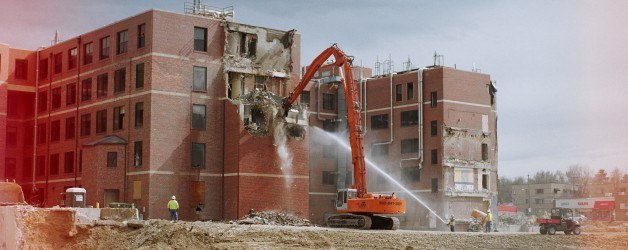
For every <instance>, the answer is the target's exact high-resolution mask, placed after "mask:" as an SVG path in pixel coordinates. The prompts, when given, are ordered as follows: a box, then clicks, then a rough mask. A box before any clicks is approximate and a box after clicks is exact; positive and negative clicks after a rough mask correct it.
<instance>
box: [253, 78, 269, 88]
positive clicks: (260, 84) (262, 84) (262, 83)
mask: <svg viewBox="0 0 628 250" xmlns="http://www.w3.org/2000/svg"><path fill="white" fill-rule="evenodd" d="M255 88H256V89H259V90H266V77H265V76H255Z"/></svg>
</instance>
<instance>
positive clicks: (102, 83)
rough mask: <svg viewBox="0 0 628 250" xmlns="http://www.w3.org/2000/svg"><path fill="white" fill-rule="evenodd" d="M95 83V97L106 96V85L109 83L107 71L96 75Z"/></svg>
mask: <svg viewBox="0 0 628 250" xmlns="http://www.w3.org/2000/svg"><path fill="white" fill-rule="evenodd" d="M96 81H97V83H96V97H98V98H100V97H104V96H107V88H108V87H107V85H108V83H109V75H107V73H104V74H101V75H98V77H97V80H96Z"/></svg>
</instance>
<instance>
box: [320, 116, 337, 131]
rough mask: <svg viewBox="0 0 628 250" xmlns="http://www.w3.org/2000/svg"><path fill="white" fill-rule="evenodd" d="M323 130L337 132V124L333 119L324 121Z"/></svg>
mask: <svg viewBox="0 0 628 250" xmlns="http://www.w3.org/2000/svg"><path fill="white" fill-rule="evenodd" d="M323 130H325V131H327V132H336V122H335V121H334V120H331V119H325V120H324V121H323Z"/></svg>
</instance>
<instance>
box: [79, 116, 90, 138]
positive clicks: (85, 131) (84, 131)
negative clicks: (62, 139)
mask: <svg viewBox="0 0 628 250" xmlns="http://www.w3.org/2000/svg"><path fill="white" fill-rule="evenodd" d="M91 119H92V116H91V114H84V115H81V136H88V135H90V134H91V127H92V121H91Z"/></svg>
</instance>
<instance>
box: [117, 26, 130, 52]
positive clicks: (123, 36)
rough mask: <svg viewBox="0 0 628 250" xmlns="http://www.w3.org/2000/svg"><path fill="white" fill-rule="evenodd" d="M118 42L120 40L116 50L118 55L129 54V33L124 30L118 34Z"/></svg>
mask: <svg viewBox="0 0 628 250" xmlns="http://www.w3.org/2000/svg"><path fill="white" fill-rule="evenodd" d="M117 40H118V47H117V48H116V53H117V54H122V53H125V52H127V43H128V42H127V41H128V39H127V31H126V30H123V31H120V32H118V35H117Z"/></svg>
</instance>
